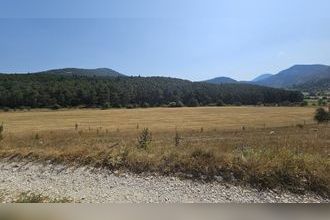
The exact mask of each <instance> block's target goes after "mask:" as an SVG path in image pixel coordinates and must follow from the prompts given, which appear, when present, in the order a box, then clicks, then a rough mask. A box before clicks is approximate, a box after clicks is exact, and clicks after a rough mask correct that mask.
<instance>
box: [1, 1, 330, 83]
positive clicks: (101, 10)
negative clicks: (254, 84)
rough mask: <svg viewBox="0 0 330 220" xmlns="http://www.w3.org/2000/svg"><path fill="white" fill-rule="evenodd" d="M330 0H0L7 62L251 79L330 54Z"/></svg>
mask: <svg viewBox="0 0 330 220" xmlns="http://www.w3.org/2000/svg"><path fill="white" fill-rule="evenodd" d="M329 11H330V1H329V0H303V1H302V0H290V1H288V0H268V1H265V0H249V1H247V0H199V1H197V0H56V1H53V0H29V1H26V0H0V72H5V73H14V72H16V73H21V72H36V71H42V70H47V69H55V68H65V67H77V68H99V67H107V68H111V69H114V70H116V71H119V72H121V73H124V74H127V75H141V76H154V75H160V76H170V77H177V78H183V79H189V80H194V81H199V80H205V79H209V78H214V77H218V76H228V77H232V78H234V79H237V80H250V79H252V78H254V77H256V76H257V75H259V74H263V73H273V74H274V73H278V72H279V71H281V70H283V69H286V68H289V67H290V66H292V65H295V64H327V65H329V64H330V13H329Z"/></svg>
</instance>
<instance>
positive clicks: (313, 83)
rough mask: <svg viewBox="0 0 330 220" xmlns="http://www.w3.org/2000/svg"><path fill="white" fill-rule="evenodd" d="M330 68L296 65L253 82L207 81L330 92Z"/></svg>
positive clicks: (218, 79) (210, 81)
mask: <svg viewBox="0 0 330 220" xmlns="http://www.w3.org/2000/svg"><path fill="white" fill-rule="evenodd" d="M329 81H330V66H327V65H295V66H292V67H290V68H289V69H286V70H283V71H281V72H279V73H278V74H275V75H272V74H268V73H267V74H262V75H260V76H258V77H256V78H255V79H253V80H251V81H237V80H234V79H231V78H229V77H217V78H214V79H210V80H206V81H205V82H208V83H212V84H228V83H247V84H255V85H261V86H267V87H274V88H285V89H298V90H302V91H310V89H309V88H311V89H312V90H313V91H317V90H318V88H319V90H330V86H329Z"/></svg>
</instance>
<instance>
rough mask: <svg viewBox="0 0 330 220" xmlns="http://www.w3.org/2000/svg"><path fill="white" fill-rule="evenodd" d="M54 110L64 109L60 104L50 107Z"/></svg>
mask: <svg viewBox="0 0 330 220" xmlns="http://www.w3.org/2000/svg"><path fill="white" fill-rule="evenodd" d="M50 108H51V109H52V110H58V109H60V108H62V106H60V105H59V104H54V105H52V106H51V107H50Z"/></svg>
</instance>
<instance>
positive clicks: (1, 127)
mask: <svg viewBox="0 0 330 220" xmlns="http://www.w3.org/2000/svg"><path fill="white" fill-rule="evenodd" d="M3 131H4V126H3V122H2V123H1V125H0V141H1V140H2V139H3Z"/></svg>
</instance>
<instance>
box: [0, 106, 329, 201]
mask: <svg viewBox="0 0 330 220" xmlns="http://www.w3.org/2000/svg"><path fill="white" fill-rule="evenodd" d="M314 111H315V109H314V108H302V107H297V108H295V107H290V108H289V107H287V108H285V107H283V108H282V107H224V108H217V107H210V108H173V109H170V108H150V109H132V110H126V109H125V110H122V109H121V110H63V111H31V112H1V113H0V121H3V122H4V133H3V139H2V141H0V157H2V158H7V159H8V158H10V159H31V160H38V161H45V160H51V161H54V162H57V163H66V164H72V165H90V166H95V167H105V168H108V169H119V170H129V171H132V172H137V173H139V172H157V173H161V174H164V175H180V176H185V177H194V178H199V179H206V180H212V179H214V178H220V177H221V178H222V179H223V180H224V181H228V182H234V183H240V184H250V185H253V186H256V187H259V188H285V189H289V190H291V191H295V192H304V191H306V190H308V191H314V192H317V193H319V194H322V195H324V196H327V197H329V195H330V170H329V165H330V161H329V147H330V126H329V125H317V124H315V123H313V113H314ZM76 124H77V125H78V126H77V127H76V126H75V125H76ZM144 128H148V129H149V132H150V133H151V134H150V133H148V134H147V138H145V143H144V144H143V145H141V143H140V144H139V142H138V137H139V136H141V133H142V131H143V130H144ZM149 134H150V136H149ZM140 139H141V138H140ZM142 139H143V137H142Z"/></svg>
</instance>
